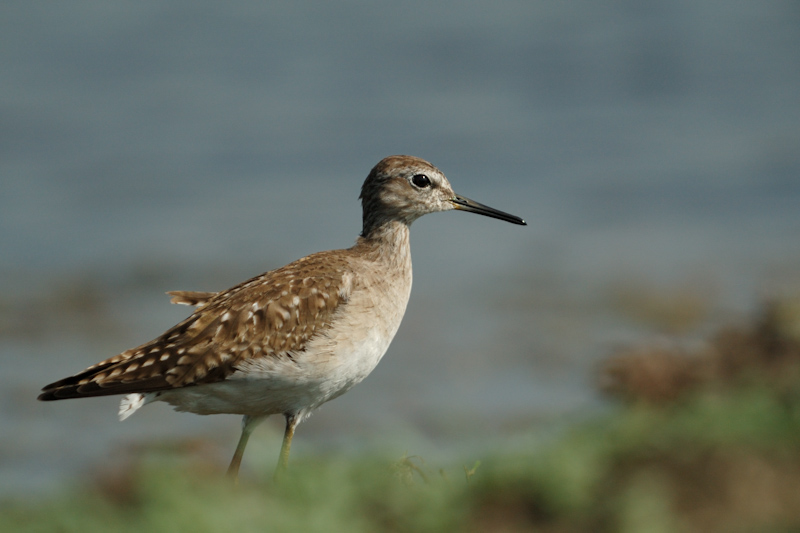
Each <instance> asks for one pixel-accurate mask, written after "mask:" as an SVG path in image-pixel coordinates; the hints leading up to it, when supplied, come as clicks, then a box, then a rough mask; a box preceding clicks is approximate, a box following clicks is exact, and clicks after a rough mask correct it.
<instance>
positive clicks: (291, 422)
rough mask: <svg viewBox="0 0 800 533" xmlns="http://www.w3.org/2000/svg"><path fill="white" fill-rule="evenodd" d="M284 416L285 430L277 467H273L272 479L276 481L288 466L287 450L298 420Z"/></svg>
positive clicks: (290, 446)
mask: <svg viewBox="0 0 800 533" xmlns="http://www.w3.org/2000/svg"><path fill="white" fill-rule="evenodd" d="M285 416H286V431H285V432H284V433H283V444H281V455H280V458H279V459H278V467H277V468H275V475H274V476H273V479H274V480H275V481H277V480H278V479H280V477H281V476H282V475H283V474H284V473H285V472H286V469H287V468H289V451H290V450H291V449H292V438H293V437H294V430H295V428H296V427H297V424H298V423H299V422H300V420H299V419H298V418H297V417H296V416H294V415H290V414H287V415H285Z"/></svg>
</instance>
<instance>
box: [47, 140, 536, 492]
mask: <svg viewBox="0 0 800 533" xmlns="http://www.w3.org/2000/svg"><path fill="white" fill-rule="evenodd" d="M359 199H360V200H361V203H362V230H361V233H360V235H359V236H358V237H357V239H356V243H355V244H354V245H353V246H352V247H350V248H347V249H340V250H329V251H324V252H318V253H314V254H311V255H308V256H306V257H303V258H301V259H298V260H297V261H294V262H292V263H289V264H288V265H286V266H284V267H281V268H278V269H276V270H271V271H269V272H266V273H264V274H261V275H259V276H256V277H253V278H251V279H249V280H246V281H244V282H242V283H240V284H238V285H235V286H234V287H232V288H230V289H228V290H224V291H220V292H196V291H171V292H168V293H167V294H169V295H170V296H172V300H171V302H172V303H177V304H184V305H189V306H194V307H195V309H194V311H193V312H192V314H191V315H190V316H189V317H188V318H186V319H185V320H183V321H182V322H180V323H178V324H177V325H175V326H174V327H172V328H170V329H168V330H167V331H166V332H165V333H163V334H162V335H160V336H159V337H157V338H155V339H154V340H151V341H150V342H146V343H144V344H142V345H141V346H138V347H136V348H132V349H129V350H126V351H124V352H122V353H120V354H118V355H115V356H113V357H110V358H108V359H105V360H104V361H101V362H99V363H97V364H95V365H92V366H90V367H89V368H87V369H85V370H83V371H82V372H79V373H77V374H75V375H73V376H70V377H67V378H64V379H61V380H59V381H56V382H54V383H51V384H49V385H47V386H45V387H44V388H43V389H42V392H41V394H40V395H39V397H38V399H39V400H42V401H51V400H62V399H69V398H87V397H94V396H108V395H119V394H124V395H125V396H124V397H123V398H122V400H121V402H120V407H119V418H120V420H125V419H126V418H128V417H129V416H131V415H132V414H133V413H135V412H136V411H137V410H138V409H140V408H141V407H142V406H144V405H146V404H148V403H150V402H153V401H162V402H166V403H168V404H170V405H172V406H173V408H174V409H175V410H176V411H188V412H192V413H196V414H201V415H209V414H238V415H242V429H241V435H240V437H239V442H238V444H237V446H236V450H235V453H234V455H233V458H232V459H231V462H230V465H229V467H228V470H227V475H228V476H230V477H231V478H233V479H234V480H238V475H239V468H240V465H241V462H242V457H243V455H244V450H245V447H246V446H247V441H248V439H249V438H250V435H251V433H252V432H253V430H254V429H255V427H256V426H257V425H258V424H259V423H261V422H262V421H263V420H265V419H266V418H267V417H268V416H270V415H283V416H284V418H285V422H286V426H285V431H284V436H283V442H282V444H281V449H280V455H279V458H278V464H277V467H276V469H275V474H274V476H275V479H278V478H279V477H280V476H281V475H282V474H283V473H284V472H285V471H286V469H287V468H288V463H289V453H290V449H291V445H292V439H293V437H294V433H295V430H296V428H297V426H298V425H299V424H300V423H301V422H302V421H303V420H304V419H306V418H307V417H308V416H309V415H310V414H311V413H312V412H313V411H314V410H315V409H316V408H318V407H319V406H320V405H322V404H323V403H325V402H328V401H330V400H333V399H334V398H337V397H338V396H341V395H342V394H344V393H345V392H347V391H348V390H349V389H350V388H352V387H353V386H354V385H356V384H357V383H359V382H360V381H362V380H363V379H364V378H366V377H367V375H369V374H370V373H371V372H372V370H373V369H374V368H375V367H376V365H377V364H378V362H379V361H380V360H381V358H382V357H383V355H384V354H385V353H386V350H387V349H388V347H389V344H390V343H391V341H392V339H393V338H394V336H395V333H396V332H397V330H398V328H399V327H400V322H401V320H402V318H403V314H404V313H405V309H406V305H407V303H408V299H409V296H410V293H411V281H412V269H411V251H410V246H409V227H410V226H411V224H412V222H414V221H415V220H416V219H418V218H419V217H421V216H423V215H426V214H428V213H435V212H440V211H449V210H460V211H465V212H470V213H477V214H480V215H485V216H487V217H493V218H496V219H499V220H504V221H507V222H510V223H513V224H518V225H527V224H526V222H525V221H524V220H523V219H521V218H519V217H517V216H514V215H511V214H508V213H505V212H503V211H499V210H497V209H494V208H491V207H488V206H486V205H483V204H481V203H478V202H476V201H473V200H470V199H469V198H466V197H464V196H460V195H458V194H456V193H455V192H454V191H453V188H452V187H451V185H450V183H449V182H448V180H447V178H446V177H445V175H444V174H443V173H442V172H441V171H440V170H439V169H438V168H436V167H435V166H433V165H432V164H431V163H429V162H427V161H425V160H423V159H420V158H417V157H413V156H407V155H395V156H389V157H386V158H384V159H382V160H381V161H380V162H379V163H378V164H377V165H375V167H374V168H372V170H371V171H370V173H369V175H368V176H367V178H366V180H365V181H364V184H363V186H362V187H361V194H360V196H359Z"/></svg>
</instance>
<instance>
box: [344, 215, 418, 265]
mask: <svg viewBox="0 0 800 533" xmlns="http://www.w3.org/2000/svg"><path fill="white" fill-rule="evenodd" d="M408 230H409V228H408V224H406V223H405V222H402V221H399V220H387V221H384V222H383V223H381V224H377V225H374V226H372V227H370V228H365V230H364V232H363V233H362V234H361V236H360V237H359V238H358V240H357V241H356V245H355V248H357V249H359V251H361V252H362V253H364V254H365V255H367V256H369V257H370V258H371V259H373V260H374V261H381V262H385V263H389V264H392V265H397V266H404V265H408V267H409V268H410V266H411V247H410V245H409V231H408Z"/></svg>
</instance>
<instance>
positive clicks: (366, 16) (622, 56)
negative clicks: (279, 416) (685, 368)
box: [0, 0, 800, 494]
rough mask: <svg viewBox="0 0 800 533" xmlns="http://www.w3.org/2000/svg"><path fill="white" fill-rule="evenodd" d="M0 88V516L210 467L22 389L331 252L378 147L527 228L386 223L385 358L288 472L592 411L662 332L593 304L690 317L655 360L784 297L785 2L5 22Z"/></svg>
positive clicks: (228, 443) (453, 5)
mask: <svg viewBox="0 0 800 533" xmlns="http://www.w3.org/2000/svg"><path fill="white" fill-rule="evenodd" d="M0 65H1V66H2V68H0V428H2V431H0V435H1V436H0V494H7V493H10V492H11V491H12V490H13V491H21V492H23V493H42V492H45V491H48V490H51V489H53V487H56V486H57V485H58V484H59V483H62V482H64V481H65V480H69V479H72V478H74V477H76V476H77V477H80V476H83V475H85V474H86V472H88V471H91V470H92V469H93V468H102V467H103V465H107V464H111V463H113V457H114V456H115V455H116V454H123V455H124V453H125V450H127V449H129V448H130V447H131V446H134V447H135V446H138V445H142V444H145V443H148V442H163V441H170V440H175V441H178V440H180V439H185V438H195V437H197V438H202V439H209V440H210V441H212V442H215V443H217V444H218V446H219V450H220V451H219V454H220V458H221V459H220V462H221V464H223V463H224V460H225V455H226V454H227V453H229V452H230V451H232V449H233V446H234V443H235V440H236V438H237V437H238V435H237V431H238V423H239V422H238V420H237V418H236V417H233V416H227V417H226V416H218V417H198V416H194V415H190V414H177V413H173V412H172V411H171V410H170V409H169V408H168V407H167V406H160V405H153V406H148V408H146V409H143V410H142V411H140V412H139V413H137V414H136V416H134V417H132V418H131V419H130V420H127V421H125V423H119V422H118V421H117V418H116V405H117V401H118V399H115V398H110V399H109V398H106V399H92V400H84V401H75V402H59V403H47V404H44V403H40V402H36V401H35V397H36V394H37V391H38V389H39V388H40V387H41V386H42V385H44V384H46V383H48V382H50V381H53V380H55V379H58V378H61V377H64V376H66V375H69V374H71V373H74V372H76V371H79V370H81V369H83V368H84V367H86V366H88V365H90V364H92V363H94V362H96V361H98V360H100V359H102V358H105V357H107V356H110V355H114V354H116V353H118V352H119V351H122V350H123V349H126V348H128V347H131V346H133V345H136V344H139V343H141V342H143V341H146V340H149V339H150V338H152V337H153V336H155V335H157V334H159V333H161V332H162V331H163V330H164V329H165V328H166V327H168V326H170V325H172V324H173V323H175V322H177V321H178V320H180V319H181V318H182V317H184V316H185V315H186V313H187V309H186V308H185V307H178V306H170V305H168V298H167V297H166V296H165V295H164V294H163V292H164V291H167V290H174V289H190V290H219V289H223V288H226V287H228V286H230V285H233V284H234V283H236V282H238V281H241V280H243V279H245V278H246V277H249V276H252V275H255V274H258V273H260V272H262V271H265V270H268V269H271V268H275V267H278V266H281V265H283V264H285V263H286V262H288V261H291V260H293V259H296V258H298V257H300V256H302V255H305V254H307V253H311V252H314V251H317V250H321V249H328V248H339V247H346V246H349V245H350V244H351V243H352V242H353V241H354V239H355V237H356V235H357V233H358V231H359V229H360V207H359V204H358V201H357V196H358V189H359V187H360V185H361V182H362V181H363V178H364V177H365V176H366V174H367V172H368V171H369V169H370V168H371V166H372V165H374V164H375V163H376V162H377V161H378V160H379V159H381V158H382V157H384V156H386V155H389V154H396V153H407V154H413V155H417V156H420V157H423V158H426V159H428V160H430V161H432V162H433V163H434V164H436V165H437V166H439V168H441V169H442V170H443V171H444V172H445V173H446V174H447V175H448V177H449V178H450V180H451V182H452V183H453V185H454V187H455V189H456V190H457V191H458V192H460V193H461V194H464V195H466V196H468V197H471V198H473V199H476V200H478V201H481V202H484V203H487V204H489V205H492V206H494V207H497V208H500V209H503V210H506V211H509V212H512V213H514V214H518V215H520V216H522V217H524V218H525V219H526V220H527V221H528V223H529V226H528V227H526V228H521V227H517V226H512V225H509V224H504V223H502V222H499V221H497V220H491V219H486V218H482V217H477V216H471V215H466V214H464V213H446V214H437V215H433V216H430V217H425V218H423V219H422V220H420V221H418V222H416V223H415V224H414V227H413V229H412V242H413V244H412V249H413V254H414V268H415V271H414V276H415V280H414V283H415V286H414V290H413V292H412V298H411V302H410V304H409V307H408V311H407V315H406V318H405V321H404V324H403V326H402V327H401V330H400V332H399V334H398V336H397V338H396V340H395V342H394V343H393V345H392V347H391V348H390V350H389V352H388V354H387V356H386V358H385V359H384V360H383V362H382V363H381V364H380V365H379V367H378V369H377V370H376V371H375V372H374V373H373V375H372V376H370V377H369V378H368V379H367V380H366V381H365V382H364V383H362V384H361V385H359V386H358V387H356V388H355V389H353V390H352V391H350V392H349V393H348V394H347V395H345V396H343V397H342V398H340V399H338V400H336V401H335V402H332V403H331V404H329V405H327V406H325V407H324V408H323V409H322V410H321V412H320V413H319V414H318V415H316V416H314V417H312V418H311V419H310V420H309V421H308V422H307V423H305V424H304V425H303V426H302V427H301V429H300V430H299V432H298V438H297V439H296V441H295V442H296V444H295V448H294V453H297V454H303V453H310V450H313V449H315V448H320V449H330V448H334V449H335V450H336V451H337V453H354V452H353V450H358V449H359V447H360V446H365V445H369V444H376V443H377V444H382V445H387V446H391V447H394V449H397V450H398V455H399V454H402V453H403V452H404V451H408V452H409V453H411V454H413V453H417V452H419V451H420V450H421V449H424V450H426V453H428V454H435V453H436V451H435V450H437V449H439V450H442V449H444V450H454V449H463V447H464V446H466V447H468V446H469V444H468V443H475V442H483V443H484V444H485V441H486V439H492V438H503V437H504V436H507V435H511V434H513V433H514V431H517V430H519V428H525V427H530V425H531V424H532V423H534V422H536V421H539V420H557V419H559V417H562V416H572V415H575V414H576V413H583V412H586V411H587V410H592V409H595V408H597V405H598V400H597V396H596V394H595V393H594V389H593V386H592V382H591V380H592V370H593V368H594V367H595V365H596V364H597V361H598V360H599V359H600V358H602V357H603V356H604V355H607V354H608V353H609V352H610V351H611V350H612V349H613V348H614V347H615V346H618V345H621V344H625V343H631V342H642V341H646V340H648V339H652V338H653V337H654V336H659V335H661V334H662V333H663V331H661V330H660V328H659V326H658V324H655V325H654V324H651V323H647V322H643V321H638V320H636V317H635V316H633V317H632V316H630V313H628V315H626V314H625V313H621V312H619V310H618V309H615V307H614V305H612V304H611V303H610V302H613V301H615V300H614V294H615V291H618V290H619V287H623V288H625V287H634V289H635V288H637V287H638V288H641V287H645V288H651V287H654V288H655V289H654V290H657V291H659V292H658V294H662V295H666V296H665V297H666V298H669V296H670V295H672V294H673V293H680V294H689V296H690V297H692V295H695V294H696V295H699V296H697V298H698V299H699V300H700V301H701V302H702V304H703V305H704V306H705V307H704V309H705V313H704V315H703V318H702V320H699V321H698V324H696V325H695V326H694V327H690V328H687V329H686V330H684V331H682V332H681V335H682V337H681V338H682V339H697V338H702V335H703V334H705V333H707V332H708V330H709V329H710V328H712V327H713V325H714V324H718V323H719V322H722V321H725V320H731V319H734V320H735V319H741V318H742V317H744V316H747V314H748V313H751V312H752V311H753V309H754V308H755V307H756V305H757V304H758V302H759V301H760V300H761V299H763V298H765V297H771V296H775V295H785V294H792V293H796V291H798V290H800V68H798V65H800V4H798V3H797V2H795V1H791V0H785V1H777V0H768V1H762V2H728V1H723V0H699V1H697V0H695V1H691V2H690V1H678V2H674V1H673V2H666V1H656V2H624V1H615V2H604V3H591V2H578V1H566V2H564V1H559V2H554V1H545V2H527V1H497V0H492V1H491V2H489V1H479V2H470V3H466V4H465V3H462V2H451V1H444V2H435V3H431V2H419V1H411V2H400V3H392V4H375V3H373V2H365V1H345V2H335V3H329V2H296V3H282V2H281V3H278V2H258V1H251V2H247V1H232V2H225V3H221V2H209V1H196V0H195V1H191V2H189V1H182V2H169V3H165V2H155V1H139V2H122V1H118V0H104V1H102V2H97V1H89V0H76V1H72V2H17V1H9V2H4V3H3V4H2V5H0ZM647 290H649V289H647ZM634 314H635V313H634ZM279 435H280V424H279V423H278V424H275V425H273V426H269V427H268V428H267V429H264V430H259V433H257V434H256V438H255V439H254V442H253V443H252V444H251V447H250V449H249V450H248V457H246V461H245V463H246V464H245V467H246V468H250V469H256V468H260V469H261V470H262V471H265V470H267V469H268V467H269V464H270V463H272V462H273V461H274V460H275V458H276V457H277V448H278V439H279ZM398 436H399V437H398ZM259 439H260V441H259ZM365 443H366V444H365ZM464 443H467V444H464ZM459 447H462V448H459ZM431 450H433V451H431ZM355 453H357V451H356V452H355Z"/></svg>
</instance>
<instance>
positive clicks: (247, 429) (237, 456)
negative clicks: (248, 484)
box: [228, 415, 265, 483]
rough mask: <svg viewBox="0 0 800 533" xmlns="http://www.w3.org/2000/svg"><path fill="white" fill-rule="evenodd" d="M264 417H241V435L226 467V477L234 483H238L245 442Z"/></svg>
mask: <svg viewBox="0 0 800 533" xmlns="http://www.w3.org/2000/svg"><path fill="white" fill-rule="evenodd" d="M264 418H265V417H261V416H250V415H244V417H242V435H241V436H240V437H239V444H237V445H236V451H235V452H234V454H233V459H231V464H230V466H228V477H230V478H232V479H233V481H234V483H238V482H239V466H240V465H241V464H242V456H243V455H244V449H245V447H246V446H247V441H248V440H249V439H250V434H251V433H252V432H253V430H254V429H255V428H256V426H257V425H258V424H260V423H261V421H263V420H264Z"/></svg>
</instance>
